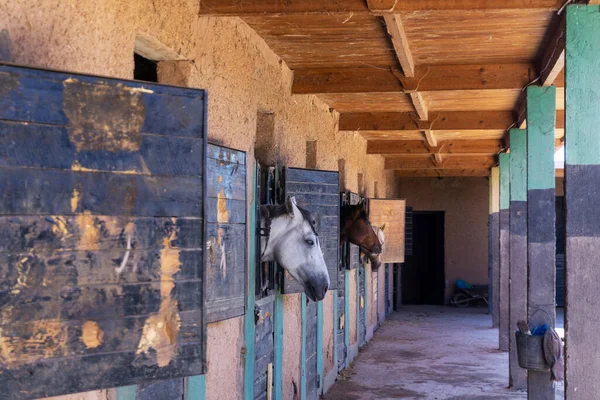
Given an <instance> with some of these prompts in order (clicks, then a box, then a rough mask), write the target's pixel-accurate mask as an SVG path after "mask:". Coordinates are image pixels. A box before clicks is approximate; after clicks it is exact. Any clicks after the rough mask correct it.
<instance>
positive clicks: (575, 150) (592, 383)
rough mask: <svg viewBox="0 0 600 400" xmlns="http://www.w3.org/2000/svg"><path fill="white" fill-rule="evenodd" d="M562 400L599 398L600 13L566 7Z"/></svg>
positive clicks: (574, 6) (593, 7) (591, 9)
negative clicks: (563, 358) (564, 334)
mask: <svg viewBox="0 0 600 400" xmlns="http://www.w3.org/2000/svg"><path fill="white" fill-rule="evenodd" d="M566 18H567V21H566V45H565V50H566V57H565V62H566V68H565V71H566V99H565V100H566V101H565V104H566V110H565V115H566V121H565V122H566V124H565V125H566V135H565V142H566V144H565V150H566V154H565V162H566V166H565V205H566V215H567V222H566V237H567V238H566V260H565V261H566V264H565V272H566V350H567V353H566V376H565V378H566V385H565V398H566V399H567V400H569V399H597V398H598V394H599V393H600V356H599V352H600V336H599V332H600V264H599V262H598V259H599V255H600V79H599V77H600V56H599V55H600V8H599V6H598V5H594V6H582V5H573V6H569V7H567V16H566Z"/></svg>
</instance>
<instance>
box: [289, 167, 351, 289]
mask: <svg viewBox="0 0 600 400" xmlns="http://www.w3.org/2000/svg"><path fill="white" fill-rule="evenodd" d="M284 182H285V183H284V185H285V194H286V196H294V197H295V198H296V202H297V204H298V205H299V206H301V207H304V208H306V209H308V210H309V211H310V212H311V215H312V217H313V218H314V220H315V228H316V230H317V233H318V235H319V242H320V244H321V249H322V250H323V256H324V259H325V264H326V265H327V270H328V271H329V279H330V284H331V286H330V287H329V289H337V284H338V253H339V230H340V200H339V173H338V172H332V171H317V170H309V169H300V168H285V170H284ZM282 291H283V293H301V292H303V291H304V289H303V288H302V286H301V285H300V284H299V283H297V282H296V281H295V280H294V278H292V277H291V275H290V274H289V273H287V272H285V274H284V277H283V286H282Z"/></svg>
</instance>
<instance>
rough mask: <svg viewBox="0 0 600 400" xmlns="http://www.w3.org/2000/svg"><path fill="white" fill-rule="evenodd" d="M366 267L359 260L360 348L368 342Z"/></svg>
mask: <svg viewBox="0 0 600 400" xmlns="http://www.w3.org/2000/svg"><path fill="white" fill-rule="evenodd" d="M356 250H357V253H359V249H358V247H357V249H356ZM357 257H360V253H359V255H357ZM365 270H366V268H365V265H364V264H363V263H362V262H361V261H360V260H359V267H358V269H357V271H358V279H357V286H358V288H357V293H358V296H357V297H358V307H357V308H356V309H357V313H358V318H357V319H358V330H357V335H358V346H359V347H362V346H363V345H364V344H365V343H366V341H367V321H366V319H365V307H366V306H367V304H366V301H365V300H366V297H365V280H366V279H367V277H366V273H365Z"/></svg>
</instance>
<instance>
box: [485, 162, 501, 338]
mask: <svg viewBox="0 0 600 400" xmlns="http://www.w3.org/2000/svg"><path fill="white" fill-rule="evenodd" d="M489 192H490V215H489V221H488V230H489V232H488V238H489V246H488V247H489V248H488V257H489V272H490V279H489V282H490V283H489V285H490V296H489V301H490V306H491V307H490V311H491V313H492V327H494V328H497V327H498V321H499V318H500V317H499V312H500V311H499V303H498V299H499V298H500V168H498V167H494V168H492V174H491V176H490V181H489Z"/></svg>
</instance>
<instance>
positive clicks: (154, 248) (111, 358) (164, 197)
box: [0, 65, 206, 400]
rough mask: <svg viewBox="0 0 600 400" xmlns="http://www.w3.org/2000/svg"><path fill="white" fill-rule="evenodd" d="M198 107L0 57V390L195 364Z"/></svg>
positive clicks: (33, 393)
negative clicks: (4, 61)
mask: <svg viewBox="0 0 600 400" xmlns="http://www.w3.org/2000/svg"><path fill="white" fill-rule="evenodd" d="M205 107H206V98H205V92H204V91H202V90H194V89H184V88H174V87H167V86H162V85H153V84H149V83H143V84H142V83H139V82H129V81H123V80H115V79H108V78H98V77H90V76H83V75H74V74H69V73H58V72H50V71H44V70H38V69H29V68H21V67H16V66H8V65H0V148H1V149H3V150H4V151H3V155H2V157H0V169H2V171H0V196H1V197H0V227H1V228H0V254H1V256H0V257H2V262H1V263H0V310H1V315H2V318H1V319H0V343H3V344H2V351H1V352H2V357H1V358H2V362H1V363H0V393H2V396H3V398H4V399H9V400H25V399H33V398H40V397H47V396H55V395H62V394H68V393H75V392H83V391H88V390H93V389H100V388H110V387H115V386H124V385H131V384H136V383H139V384H143V386H147V383H148V382H150V381H154V380H160V379H171V378H176V377H183V376H190V375H200V374H203V373H204V372H205V367H204V364H205V343H206V339H205V331H204V317H205V313H204V312H203V309H204V306H203V293H204V290H203V281H204V251H203V247H204V244H205V240H204V239H205V220H204V206H205V203H206V201H205V199H206V191H205V183H206V178H205V169H206V168H205V161H206V129H205V117H206V114H205ZM178 381H179V382H181V381H182V380H181V379H178ZM173 385H174V387H173V388H171V390H173V391H174V392H176V393H179V390H180V389H181V386H179V385H180V384H179V383H177V382H175V383H173ZM142 392H144V390H142ZM155 398H156V397H155Z"/></svg>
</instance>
